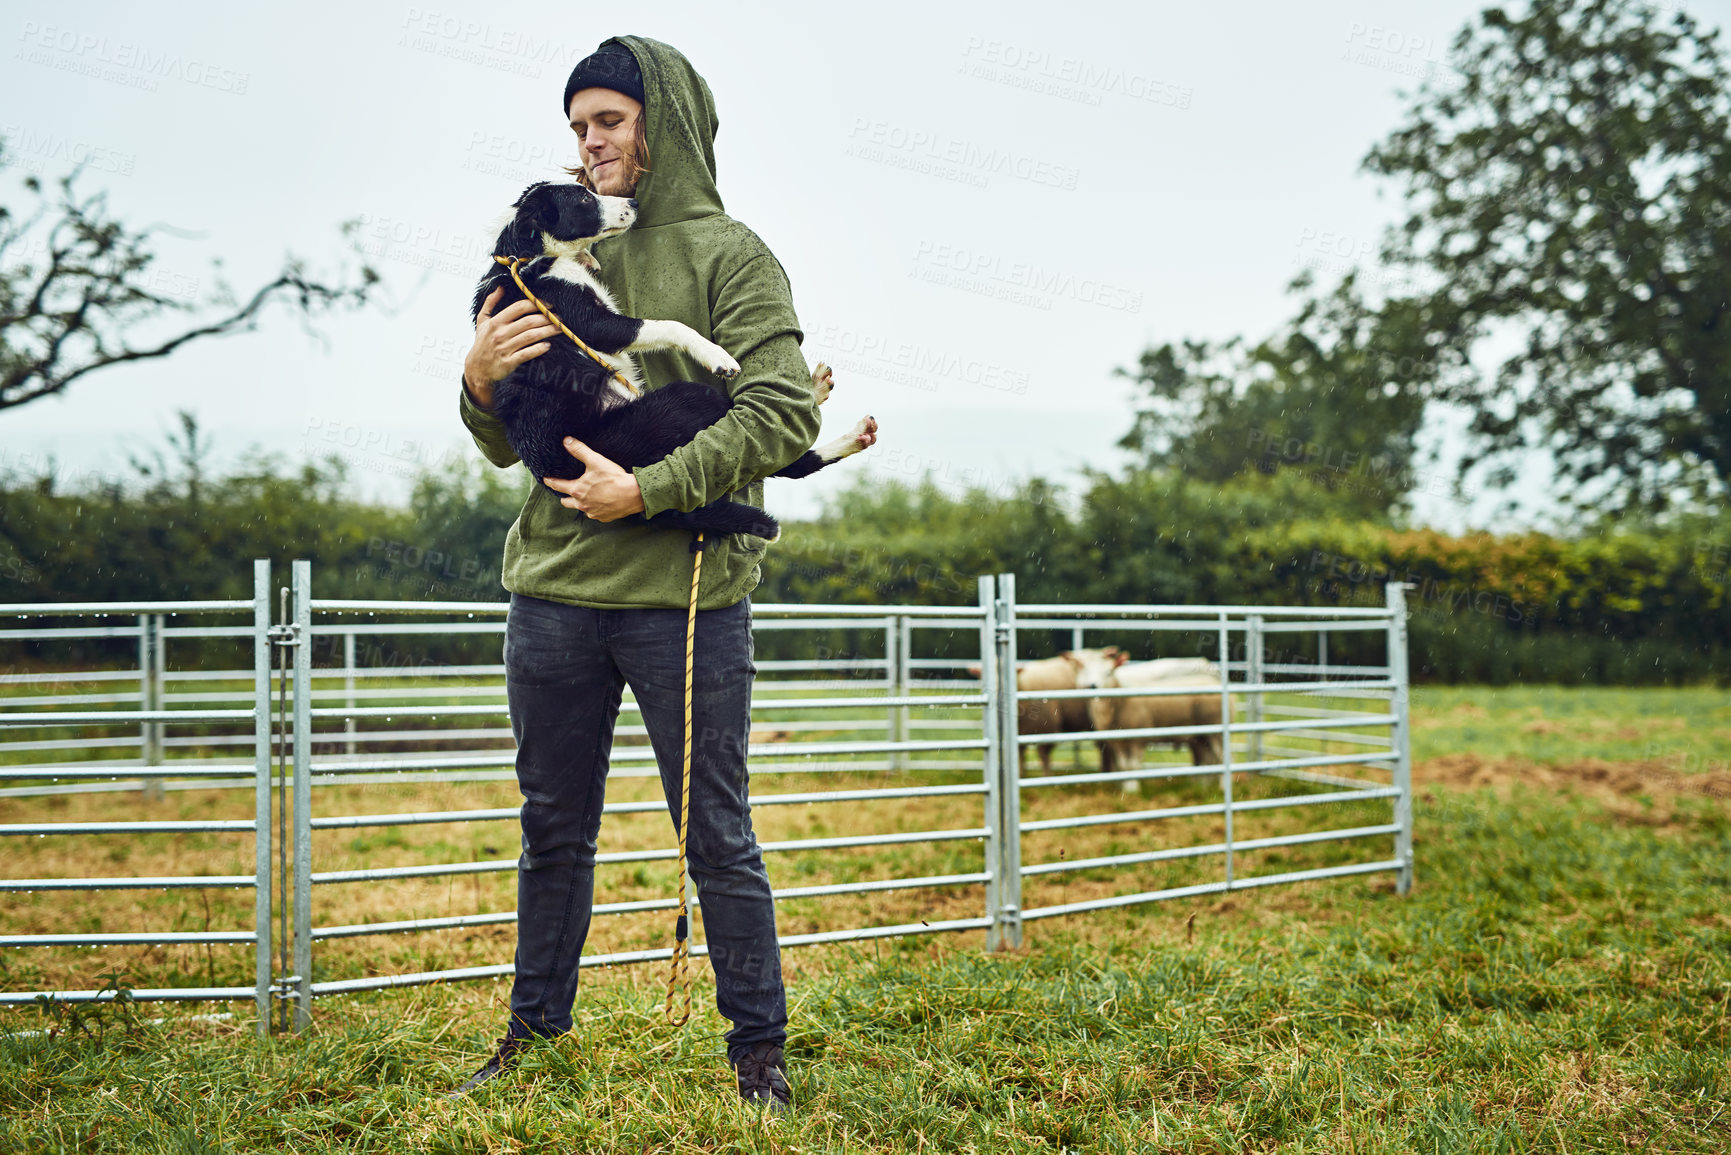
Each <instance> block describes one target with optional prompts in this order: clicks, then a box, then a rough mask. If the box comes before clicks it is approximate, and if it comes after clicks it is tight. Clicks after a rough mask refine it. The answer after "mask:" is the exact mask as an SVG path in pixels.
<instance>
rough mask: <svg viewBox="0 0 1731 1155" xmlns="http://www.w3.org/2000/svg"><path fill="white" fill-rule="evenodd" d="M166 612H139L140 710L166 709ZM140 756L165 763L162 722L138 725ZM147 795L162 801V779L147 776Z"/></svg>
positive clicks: (150, 799) (147, 761)
mask: <svg viewBox="0 0 1731 1155" xmlns="http://www.w3.org/2000/svg"><path fill="white" fill-rule="evenodd" d="M162 671H163V664H162V615H161V614H139V615H138V691H139V693H138V698H139V709H141V710H160V709H162V699H163V695H162ZM138 743H139V750H138V753H139V759H140V761H142V762H143V763H144V764H145V765H146V766H160V765H162V723H161V722H142V723H140V724H139V727H138ZM144 798H145V800H146V801H147V802H160V801H162V778H161V776H160V775H155V774H147V775H145V777H144Z"/></svg>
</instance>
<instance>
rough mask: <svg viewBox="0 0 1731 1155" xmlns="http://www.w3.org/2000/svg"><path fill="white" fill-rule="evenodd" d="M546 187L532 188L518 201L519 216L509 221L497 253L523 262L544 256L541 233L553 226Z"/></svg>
mask: <svg viewBox="0 0 1731 1155" xmlns="http://www.w3.org/2000/svg"><path fill="white" fill-rule="evenodd" d="M546 187H547V186H546V185H545V184H544V183H542V184H533V185H530V186H529V187H528V188H527V189H526V190H524V193H523V195H522V196H520V197H518V198H517V206H516V207H517V211H516V213H515V214H514V215H513V216H512V217H511V219H510V220H509V221H508V222H506V225H505V228H504V231H503V232H501V233H500V234H499V239H498V241H497V242H495V243H494V245H493V252H494V253H495V254H497V255H498V256H501V257H522V258H523V259H524V260H530V259H532V258H534V257H538V256H540V255H541V233H542V231H543V230H545V229H546V228H547V226H548V225H549V224H550V223H551V222H550V221H549V219H548V213H549V212H550V211H551V209H552V207H553V206H552V204H551V203H550V198H549V197H548V196H547V194H546Z"/></svg>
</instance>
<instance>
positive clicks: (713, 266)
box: [459, 36, 822, 609]
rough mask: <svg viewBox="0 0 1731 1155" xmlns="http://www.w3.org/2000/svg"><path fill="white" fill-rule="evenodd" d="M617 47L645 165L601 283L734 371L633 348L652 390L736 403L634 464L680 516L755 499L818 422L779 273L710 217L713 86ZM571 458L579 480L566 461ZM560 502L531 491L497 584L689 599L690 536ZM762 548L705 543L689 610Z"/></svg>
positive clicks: (686, 68)
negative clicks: (623, 56) (679, 387)
mask: <svg viewBox="0 0 1731 1155" xmlns="http://www.w3.org/2000/svg"><path fill="white" fill-rule="evenodd" d="M615 41H616V42H617V43H620V44H623V45H625V47H626V48H628V49H629V50H630V51H631V54H632V55H633V56H635V57H636V58H637V63H638V65H639V67H641V68H642V70H643V97H644V101H643V103H644V108H643V115H644V117H645V118H646V120H647V123H646V125H645V132H646V135H647V142H648V146H649V166H650V167H649V169H648V170H647V171H645V172H644V173H643V174H642V175H641V176H639V177H638V180H637V191H636V194H635V195H636V197H637V204H638V213H637V223H636V224H635V225H633V226H632V228H631V229H630V230H629V231H627V232H625V233H623V234H621V235H619V236H617V237H613V238H610V239H608V240H605V241H601V242H600V243H598V244H597V245H596V246H595V247H594V250H593V252H594V254H595V257H596V259H597V260H598V261H599V262H600V266H601V272H600V277H601V281H602V283H603V284H605V285H606V286H607V288H608V291H609V292H610V293H611V294H612V296H613V299H614V301H615V302H616V303H617V304H618V305H619V308H620V310H621V311H622V312H624V313H626V314H628V315H630V316H633V317H641V318H649V319H660V320H672V321H683V322H685V323H686V324H687V325H690V326H691V327H692V328H693V329H695V330H697V331H698V332H699V333H701V334H702V335H703V336H705V337H707V338H709V339H710V340H712V341H714V342H715V343H716V344H718V345H720V346H721V347H722V348H723V349H726V350H727V351H728V352H729V353H730V354H732V355H733V358H734V359H735V360H736V361H738V362H739V375H738V376H736V377H734V378H733V379H732V380H731V381H729V382H727V383H725V385H724V384H723V383H721V382H720V381H719V380H718V379H717V378H716V377H715V376H714V374H712V373H710V372H709V371H708V370H706V369H705V368H704V367H703V366H702V365H699V364H698V363H697V362H696V361H695V360H693V359H692V358H690V357H688V356H686V355H685V354H684V353H679V352H658V353H646V354H638V355H637V356H638V361H639V364H640V365H641V366H642V369H643V378H644V383H645V386H646V388H648V389H656V388H659V387H660V386H662V385H666V384H668V383H669V382H672V381H705V382H713V383H715V385H716V387H717V388H718V389H719V388H725V389H726V390H727V392H728V395H729V396H730V397H731V398H732V400H733V408H732V410H730V411H729V412H728V413H727V415H726V416H724V417H723V418H722V419H721V420H720V421H718V422H716V423H715V424H714V425H713V426H711V427H710V428H708V429H706V430H704V431H703V432H702V433H700V434H698V435H697V437H695V438H694V439H692V441H690V442H689V443H688V444H686V445H683V446H681V447H680V448H679V449H677V450H675V451H674V452H673V453H671V454H669V455H668V456H667V457H666V458H664V459H663V460H661V461H659V462H656V463H655V464H653V465H646V466H642V467H640V468H637V469H635V470H633V471H632V472H633V473H634V474H635V476H636V478H637V483H638V485H639V487H640V488H641V489H642V490H643V508H644V514H645V515H646V516H654V515H655V514H657V513H660V512H662V511H664V510H669V509H678V510H684V511H687V512H689V511H690V510H693V509H696V508H697V507H698V506H700V505H705V504H707V503H709V502H711V501H715V500H718V499H720V498H723V497H726V496H728V495H730V494H732V495H734V499H735V500H738V501H744V502H747V503H749V504H751V505H756V506H762V505H763V481H762V479H763V478H764V477H767V476H768V475H769V474H771V473H774V472H775V471H776V470H778V469H780V468H782V467H783V466H785V465H787V464H788V463H789V462H791V461H792V460H793V459H794V458H796V457H798V456H799V455H800V454H801V453H803V452H805V451H806V450H807V449H809V448H811V446H812V443H813V442H814V441H816V440H817V434H818V429H819V427H820V425H821V424H822V421H821V418H820V417H819V415H818V409H817V399H816V396H815V395H814V393H813V390H812V385H811V370H810V369H809V367H808V366H807V365H806V362H805V355H804V354H803V353H801V352H800V348H799V346H800V341H801V340H802V339H803V335H802V334H801V332H800V328H799V320H798V318H797V317H795V315H794V311H793V297H792V292H791V290H790V289H789V287H788V281H787V273H786V272H785V271H784V270H783V269H782V267H781V263H780V262H779V261H777V260H776V259H775V255H774V254H773V253H771V252H770V251H769V248H768V246H766V245H765V244H764V243H763V241H762V240H761V239H759V238H758V236H757V234H756V233H754V232H752V231H751V230H750V229H748V228H746V227H745V226H744V225H742V224H740V223H739V222H738V221H736V220H734V219H733V218H732V217H730V216H728V215H727V214H726V213H725V212H723V211H722V208H721V195H720V193H718V192H717V191H716V188H715V130H716V124H717V121H716V115H715V99H714V97H712V96H711V95H710V92H709V85H708V84H706V83H705V82H704V80H703V78H702V77H701V76H699V75H698V74H697V70H696V69H694V68H692V66H691V62H690V61H688V60H687V59H685V57H684V56H683V55H681V54H680V53H679V52H678V51H677V50H676V49H674V48H672V47H669V46H668V45H666V44H662V43H660V42H659V41H655V40H646V39H644V38H642V37H638V36H620V37H615V38H614V40H613V41H609V43H612V42H615ZM554 339H555V340H562V339H563V338H554ZM459 391H460V392H461V394H462V400H461V406H462V416H463V424H464V425H466V426H467V427H468V429H469V432H470V433H472V434H473V435H474V438H475V444H476V445H478V446H479V447H480V449H481V452H482V454H484V455H485V456H486V458H487V460H488V461H491V462H492V463H493V464H494V465H497V466H500V467H501V468H503V467H505V466H509V465H512V464H515V463H516V461H517V455H516V453H515V452H514V451H513V450H512V449H511V446H510V444H509V443H508V442H507V441H506V439H505V427H504V423H503V422H501V421H500V420H499V419H498V418H497V417H495V416H493V415H492V414H491V413H490V412H488V411H487V410H484V409H482V408H480V407H479V406H477V405H476V404H475V403H474V402H473V401H472V400H471V399H470V397H469V394H468V391H467V390H466V389H460V390H459ZM572 466H573V468H572V472H571V475H572V476H575V475H576V473H577V472H578V469H577V462H576V459H575V458H573V459H572ZM559 499H560V495H559V494H558V493H556V492H554V491H553V490H550V489H548V488H547V487H546V486H544V485H541V484H539V483H536V484H535V485H533V486H532V487H531V489H530V491H529V496H528V499H527V501H525V502H524V505H523V511H522V513H520V514H519V515H518V517H517V521H516V524H514V525H513V526H512V527H511V529H510V532H509V533H507V534H506V536H505V561H504V569H503V573H502V575H501V579H502V581H503V583H504V586H505V588H506V589H508V590H510V591H511V592H513V593H520V594H525V595H528V596H530V597H537V598H543V599H545V600H547V601H554V602H564V603H567V604H570V605H579V606H589V607H592V608H595V609H624V608H635V607H655V608H668V607H673V608H679V609H683V608H685V606H686V605H687V604H688V602H689V600H690V597H691V564H692V554H691V550H690V543H691V534H690V532H689V531H686V530H676V529H661V528H655V527H651V526H648V525H645V524H644V523H643V521H642V520H641V519H639V518H628V519H625V520H622V521H613V522H599V521H595V520H593V519H591V518H588V517H584V516H582V515H580V514H578V513H577V512H576V511H575V510H571V509H566V508H565V507H564V506H562V505H560V504H559ZM767 544H768V543H767V542H766V541H765V540H764V539H763V538H760V537H748V536H744V535H732V536H726V537H723V538H721V540H720V541H718V542H715V543H714V544H711V545H708V547H707V548H706V549H705V551H704V554H705V556H704V559H703V575H702V584H701V587H700V589H699V591H698V606H699V608H700V609H720V608H723V607H725V606H730V605H733V604H734V603H735V602H737V601H739V600H740V599H741V598H743V597H745V596H746V595H747V594H749V593H750V592H751V591H752V590H753V589H754V588H755V587H756V586H757V584H758V581H759V580H760V574H759V570H758V562H759V561H760V560H761V558H762V557H763V553H764V549H765V547H766V546H767Z"/></svg>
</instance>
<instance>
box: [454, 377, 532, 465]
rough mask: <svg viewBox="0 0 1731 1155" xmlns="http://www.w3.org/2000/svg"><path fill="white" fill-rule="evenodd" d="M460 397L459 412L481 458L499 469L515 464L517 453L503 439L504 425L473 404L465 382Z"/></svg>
mask: <svg viewBox="0 0 1731 1155" xmlns="http://www.w3.org/2000/svg"><path fill="white" fill-rule="evenodd" d="M461 395H462V400H461V401H460V402H459V403H458V406H459V412H460V413H461V415H462V418H463V424H464V426H466V427H467V428H468V430H469V435H470V436H472V437H473V438H474V439H475V447H476V448H477V449H479V450H480V451H481V456H482V457H485V458H486V459H487V460H488V461H491V462H492V463H493V464H494V465H497V466H498V467H499V468H500V469H504V468H505V467H506V466H508V465H515V464H517V460H518V458H517V451H516V450H515V449H512V448H511V442H510V441H509V440H508V439H507V438H506V437H505V423H504V422H503V421H501V420H499V419H498V418H497V417H495V416H493V412H492V410H490V409H483V408H481V407H480V406H479V405H477V404H475V399H474V398H473V397H471V396H470V395H469V386H468V383H467V382H464V384H463V388H462V391H461Z"/></svg>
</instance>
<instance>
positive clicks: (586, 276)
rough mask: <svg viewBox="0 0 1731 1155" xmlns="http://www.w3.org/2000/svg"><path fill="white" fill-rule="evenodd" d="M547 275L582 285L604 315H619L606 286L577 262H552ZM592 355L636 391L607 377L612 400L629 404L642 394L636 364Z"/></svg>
mask: <svg viewBox="0 0 1731 1155" xmlns="http://www.w3.org/2000/svg"><path fill="white" fill-rule="evenodd" d="M547 273H548V275H549V276H552V277H557V278H558V279H559V280H561V281H567V282H569V283H571V284H574V285H582V286H584V287H585V288H587V289H589V290H590V291H591V292H593V293H594V294H595V296H596V298H597V299H598V300H599V301H600V302H601V304H602V305H604V306H606V308H607V311H608V312H610V313H617V312H618V311H619V306H618V305H617V304H616V303H615V302H614V300H613V294H611V293H609V292H608V291H607V286H606V285H603V284H602V283H601V282H600V281H598V280H596V279H595V274H594V273H592V272H591V271H590V270H589V269H588V268H587V267H586V266H584V265H583V264H581V263H580V262H578V261H576V260H573V259H572V258H570V257H560V258H558V259H557V260H555V261H554V262H553V267H552V268H550V269H548V270H547ZM594 353H595V356H596V357H598V358H600V359H601V361H602V363H603V364H605V365H606V366H607V367H608V368H610V369H612V370H613V371H614V372H616V373H618V374H619V375H620V376H622V377H624V378H625V379H626V380H627V381H629V382H631V389H635V390H636V391H637V392H636V393H633V392H631V390H628V389H626V388H625V386H623V385H621V384H619V382H618V381H616V380H614V379H613V378H611V377H609V378H608V379H607V380H608V387H609V388H611V389H612V390H613V392H614V394H615V395H616V396H618V397H620V398H621V399H623V400H626V401H629V400H631V399H632V397H634V396H636V395H638V394H641V393H642V392H643V374H642V372H641V371H640V370H639V369H638V368H637V362H636V361H634V360H632V359H631V355H630V354H629V353H603V352H602V351H601V350H599V349H596V350H594Z"/></svg>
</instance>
